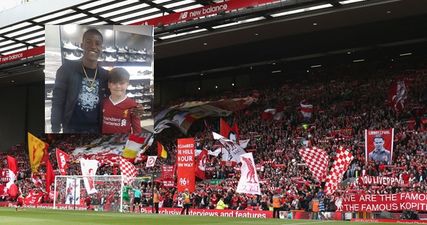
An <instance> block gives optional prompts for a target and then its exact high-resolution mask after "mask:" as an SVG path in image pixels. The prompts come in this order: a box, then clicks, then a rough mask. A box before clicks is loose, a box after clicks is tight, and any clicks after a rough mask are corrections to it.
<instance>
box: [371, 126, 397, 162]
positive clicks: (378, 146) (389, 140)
mask: <svg viewBox="0 0 427 225" xmlns="http://www.w3.org/2000/svg"><path fill="white" fill-rule="evenodd" d="M393 142H394V128H390V129H387V130H365V160H366V163H367V162H368V161H374V162H376V163H385V164H391V163H392V160H393Z"/></svg>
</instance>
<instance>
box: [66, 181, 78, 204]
mask: <svg viewBox="0 0 427 225" xmlns="http://www.w3.org/2000/svg"><path fill="white" fill-rule="evenodd" d="M65 190H66V193H65V204H79V203H80V179H79V178H67V186H66V189H65Z"/></svg>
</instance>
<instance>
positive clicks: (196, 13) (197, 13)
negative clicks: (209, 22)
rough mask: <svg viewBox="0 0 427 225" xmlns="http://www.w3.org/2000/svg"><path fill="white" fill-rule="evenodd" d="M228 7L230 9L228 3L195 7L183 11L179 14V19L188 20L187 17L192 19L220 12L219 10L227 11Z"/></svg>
mask: <svg viewBox="0 0 427 225" xmlns="http://www.w3.org/2000/svg"><path fill="white" fill-rule="evenodd" d="M227 9H228V4H227V3H224V4H221V5H215V6H210V7H207V8H201V9H195V10H193V11H186V12H182V13H181V14H180V15H179V19H180V20H186V19H188V20H190V19H194V18H198V17H202V16H206V15H208V14H215V13H219V12H222V11H225V10H227Z"/></svg>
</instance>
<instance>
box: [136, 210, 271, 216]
mask: <svg viewBox="0 0 427 225" xmlns="http://www.w3.org/2000/svg"><path fill="white" fill-rule="evenodd" d="M142 212H143V213H151V212H152V209H151V208H142ZM159 213H160V214H167V215H180V214H181V209H179V208H162V209H160V210H159ZM189 215H190V216H220V217H241V218H272V212H271V211H237V210H227V209H225V210H215V209H191V210H190V211H189Z"/></svg>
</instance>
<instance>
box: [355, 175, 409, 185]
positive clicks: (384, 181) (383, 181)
mask: <svg viewBox="0 0 427 225" xmlns="http://www.w3.org/2000/svg"><path fill="white" fill-rule="evenodd" d="M358 181H359V185H377V186H390V185H395V184H398V185H399V186H402V185H403V184H404V183H403V179H401V178H398V177H382V176H381V177H374V176H361V177H359V180H358Z"/></svg>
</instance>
